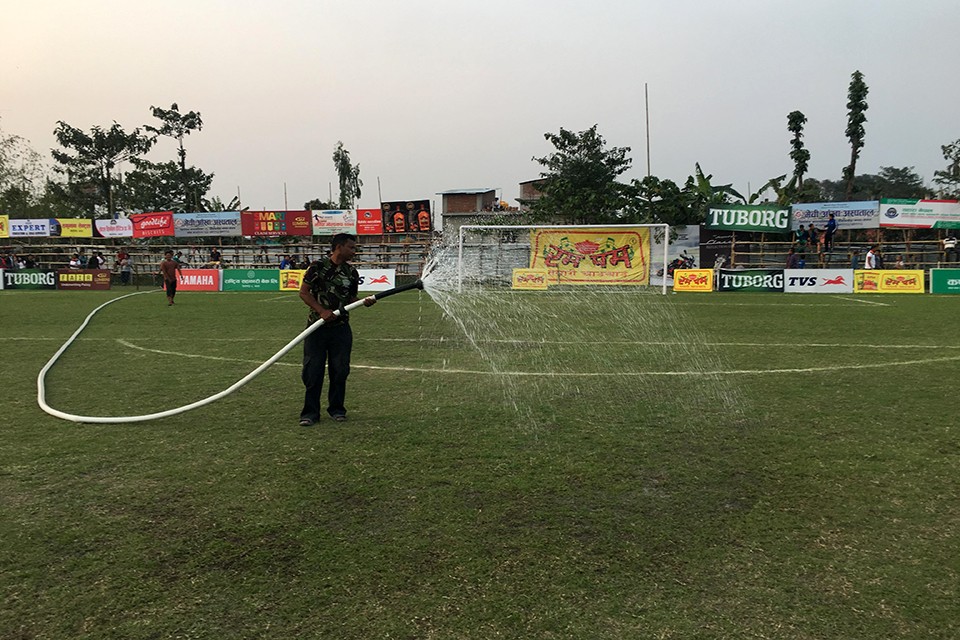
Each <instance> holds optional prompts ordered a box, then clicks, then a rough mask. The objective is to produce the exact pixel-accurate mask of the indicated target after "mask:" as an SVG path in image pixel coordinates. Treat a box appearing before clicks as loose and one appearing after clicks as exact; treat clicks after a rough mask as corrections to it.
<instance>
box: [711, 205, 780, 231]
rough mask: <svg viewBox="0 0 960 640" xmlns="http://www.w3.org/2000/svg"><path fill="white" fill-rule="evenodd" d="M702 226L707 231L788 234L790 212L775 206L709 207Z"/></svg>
mask: <svg viewBox="0 0 960 640" xmlns="http://www.w3.org/2000/svg"><path fill="white" fill-rule="evenodd" d="M704 226H705V227H706V228H708V229H728V230H731V231H760V232H765V233H789V232H790V210H789V209H787V208H785V207H777V206H775V205H749V204H743V205H721V206H717V207H710V211H709V212H708V213H707V221H706V222H705V223H704Z"/></svg>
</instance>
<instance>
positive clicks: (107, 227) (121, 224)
mask: <svg viewBox="0 0 960 640" xmlns="http://www.w3.org/2000/svg"><path fill="white" fill-rule="evenodd" d="M93 235H94V236H96V237H98V238H132V237H133V220H131V219H130V218H115V219H113V220H94V221H93Z"/></svg>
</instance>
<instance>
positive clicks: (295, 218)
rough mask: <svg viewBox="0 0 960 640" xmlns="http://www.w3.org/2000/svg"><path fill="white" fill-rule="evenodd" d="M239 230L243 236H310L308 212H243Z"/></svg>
mask: <svg viewBox="0 0 960 640" xmlns="http://www.w3.org/2000/svg"><path fill="white" fill-rule="evenodd" d="M240 230H241V232H242V233H243V235H245V236H310V235H313V222H312V221H311V220H310V212H309V211H243V212H241V213H240Z"/></svg>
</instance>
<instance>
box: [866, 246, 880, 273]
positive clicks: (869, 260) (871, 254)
mask: <svg viewBox="0 0 960 640" xmlns="http://www.w3.org/2000/svg"><path fill="white" fill-rule="evenodd" d="M879 250H880V245H878V244H875V245H872V246H871V247H870V251H867V257H866V259H865V260H864V261H863V268H864V269H866V270H867V271H871V270H873V269H876V268H877V267H878V266H879V265H878V264H877V252H878V251H879Z"/></svg>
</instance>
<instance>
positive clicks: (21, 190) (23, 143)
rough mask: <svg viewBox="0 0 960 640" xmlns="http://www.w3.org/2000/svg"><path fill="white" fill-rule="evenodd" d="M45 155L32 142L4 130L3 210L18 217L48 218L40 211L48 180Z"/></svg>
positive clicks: (0, 136) (0, 147)
mask: <svg viewBox="0 0 960 640" xmlns="http://www.w3.org/2000/svg"><path fill="white" fill-rule="evenodd" d="M47 173H48V172H47V167H46V166H44V163H43V159H42V156H41V155H40V154H39V153H37V152H36V151H34V150H33V148H32V147H31V146H30V143H29V141H27V140H26V139H25V138H22V137H20V136H17V135H8V134H5V133H4V132H3V130H2V129H0V211H2V212H3V213H7V214H12V215H14V216H21V215H22V216H24V217H48V216H46V215H39V214H40V213H41V212H40V211H38V210H36V208H37V207H38V206H39V203H40V201H41V200H42V198H43V195H44V192H45V186H46V182H47V179H48V175H47Z"/></svg>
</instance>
